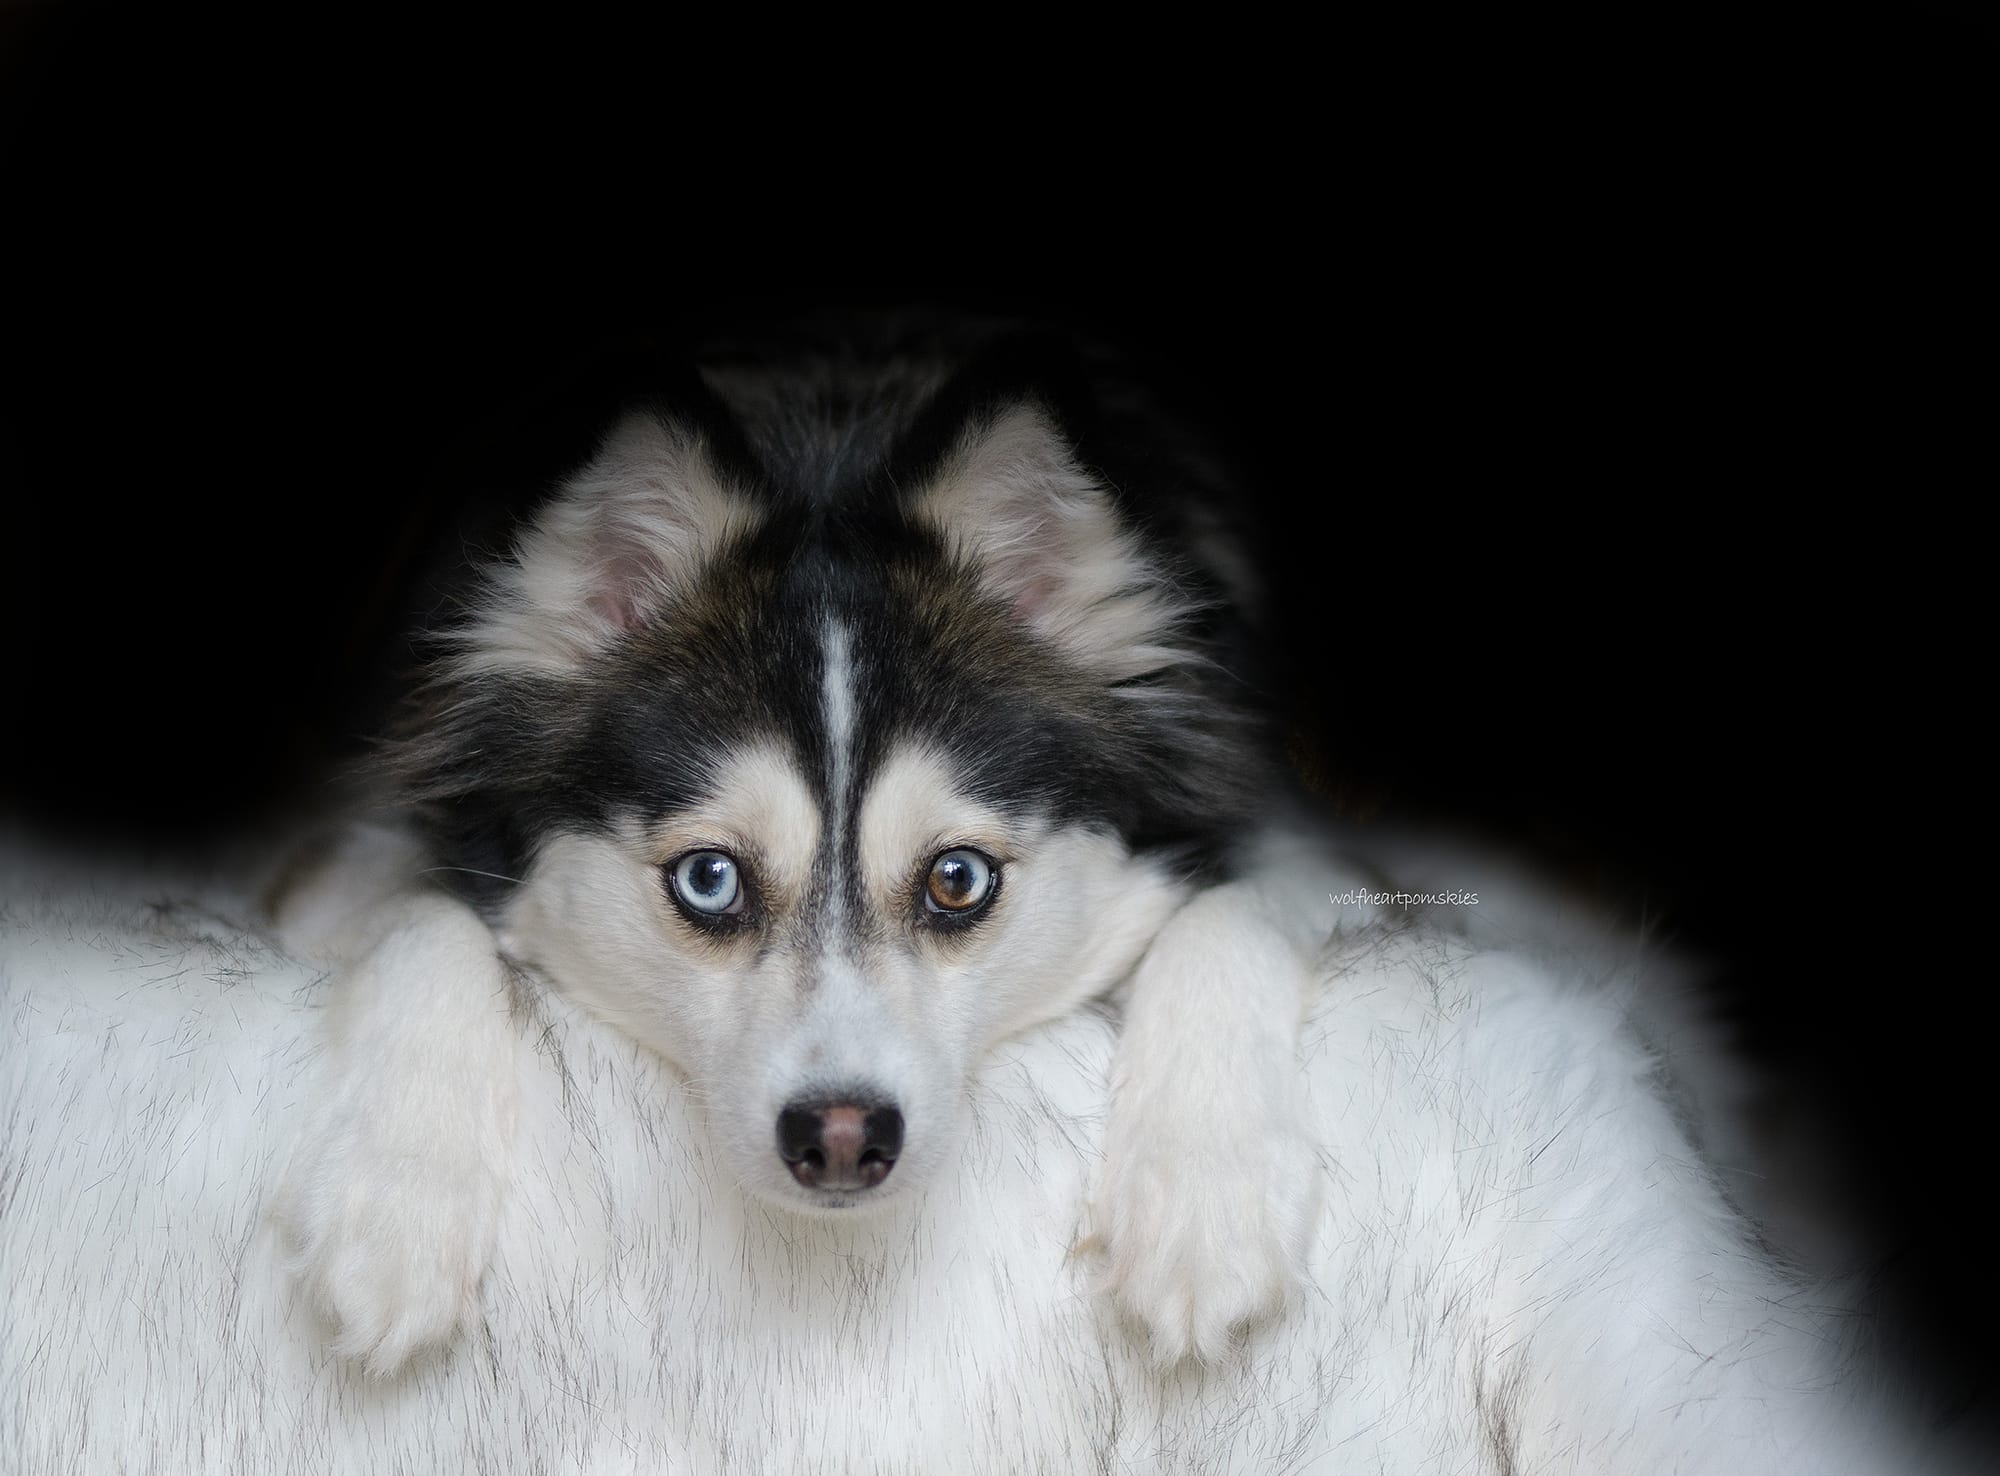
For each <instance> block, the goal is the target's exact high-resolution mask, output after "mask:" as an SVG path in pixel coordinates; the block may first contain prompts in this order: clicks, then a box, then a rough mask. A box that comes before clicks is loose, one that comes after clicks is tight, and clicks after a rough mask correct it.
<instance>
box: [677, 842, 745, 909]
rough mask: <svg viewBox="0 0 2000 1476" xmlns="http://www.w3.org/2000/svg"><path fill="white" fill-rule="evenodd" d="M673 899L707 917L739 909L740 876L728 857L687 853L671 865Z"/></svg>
mask: <svg viewBox="0 0 2000 1476" xmlns="http://www.w3.org/2000/svg"><path fill="white" fill-rule="evenodd" d="M673 881H674V897H675V899H676V900H677V901H678V902H680V904H681V905H682V906H684V907H687V908H691V909H692V910H693V911H695V912H700V913H706V914H707V915H708V916H710V917H721V916H724V915H725V914H728V913H732V912H741V911H742V910H743V876H742V873H741V871H740V870H739V869H738V867H737V865H736V860H735V858H734V857H732V856H726V855H724V854H723V853H722V852H721V851H690V852H689V853H688V854H687V855H685V856H683V857H681V859H680V860H679V861H677V862H675V863H674V869H673Z"/></svg>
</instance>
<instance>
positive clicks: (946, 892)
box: [416, 406, 1212, 1211]
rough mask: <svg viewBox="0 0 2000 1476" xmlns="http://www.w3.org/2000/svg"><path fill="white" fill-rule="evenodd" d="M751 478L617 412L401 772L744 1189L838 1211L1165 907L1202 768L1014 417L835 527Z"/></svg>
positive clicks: (949, 1133)
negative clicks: (701, 1123) (1190, 790)
mask: <svg viewBox="0 0 2000 1476" xmlns="http://www.w3.org/2000/svg"><path fill="white" fill-rule="evenodd" d="M747 479H748V477H747V474H746V473H744V472H742V471H740V470H732V469H726V468H725V467H723V466H721V465H719V464H718V460H717V458H715V457H714V456H712V455H711V454H710V449H709V445H708V443H707V441H706V440H705V438H704V436H703V435H702V434H700V433H698V432H696V431H694V430H692V429H690V428H688V427H687V426H686V425H685V424H682V423H679V422H676V421H674V420H672V419H669V418H662V417H661V416H657V415H654V414H641V415H638V416H634V417H631V418H628V420H627V421H625V422H624V423H623V424H622V425H621V427H620V428H619V429H618V430H617V431H616V432H615V433H614V434H613V435H612V437H611V438H610V440H609V441H608V442H607V443H606V445H605V446H604V447H603V448H602V450H601V452H600V454H599V455H598V457H597V458H596V460H595V461H594V462H593V463H592V464H591V465H590V466H589V467H588V468H587V469H586V470H585V471H584V472H583V473H581V474H580V475H579V476H577V477H576V478H573V479H572V481H571V482H570V483H569V484H568V485H567V487H566V488H565V490H564V491H563V493H562V494H561V495H560V496H559V497H558V498H557V499H556V501H555V502H553V503H552V504H551V505H550V507H549V508H548V509H546V510H545V512H544V513H543V515H542V516H541V518H540V519H539V520H538V521H537V523H536V524H535V525H534V526H533V527H532V528H531V529H530V531H529V532H528V534H527V535H526V536H525V538H524V539H523V541H522V542H521V544H520V546H519V548H518V550H517V553H516V556H515V558H514V559H513V560H512V561H511V562H509V563H508V564H506V565H504V566H502V568H501V569H500V570H499V571H497V573H496V576H495V579H494V581H493V584H492V588H491V591H490V598H489V600H488V602H487V603H486V604H485V606H484V607H483V608H482V610H481V612H480V614H479V615H478V617H477V618H476V619H475V620H474V621H473V622H472V623H471V624H469V625H468V626H467V627H466V628H465V630H464V631H463V632H462V633H461V636H460V647H459V653H458V655H457V656H456V657H455V659H454V660H453V662H452V663H451V666H450V671H449V680H448V682H447V683H445V684H444V685H443V686H442V688H441V693H440V695H439V697H438V698H437V705H436V706H435V707H434V709H433V713H432V719H431V722H432V731H431V733H430V734H429V735H428V737H427V738H426V739H425V740H424V743H425V744H427V745H428V746H419V747H418V748H417V750H416V751H417V752H418V753H419V755H420V760H419V763H420V764H421V765H422V766H423V767H421V768H419V770H418V772H419V774H420V783H419V784H418V785H417V786H416V787H417V790H418V793H419V794H420V795H424V793H425V785H426V784H428V789H429V793H428V795H427V796H425V797H427V798H428V799H429V800H430V802H431V803H432V804H433V805H434V806H435V807H436V809H437V810H438V812H439V813H441V814H443V815H444V816H446V817H447V818H446V819H445V820H444V822H443V823H442V825H441V831H442V833H444V834H445V835H446V836H447V837H448V839H447V841H446V843H445V849H446V850H447V851H452V852H455V857H456V859H461V860H463V861H464V862H465V864H467V865H468V866H473V867H479V866H482V865H483V864H484V863H487V862H495V863H497V864H495V865H492V866H487V867H485V869H492V870H498V869H499V867H500V866H503V865H504V866H506V867H507V868H508V870H507V872H506V873H505V874H507V875H510V876H511V877H513V878H514V880H515V881H516V882H517V883H518V885H515V886H513V887H511V888H509V889H508V890H506V891H505V892H504V893H502V894H499V895H498V896H497V897H496V898H495V899H494V903H493V912H494V914H495V920H496V923H497V926H498V931H499V935H500V937H501V940H502V945H503V947H504V948H505V949H506V950H507V951H508V952H509V953H510V954H511V955H513V956H514V957H516V958H518V959H519V960H521V961H523V962H525V963H527V964H529V965H532V966H534V967H536V968H537V969H539V970H540V971H542V972H543V973H544V974H546V975H547V976H548V977H550V978H551V979H552V980H553V981H554V982H556V983H557V984H558V986H559V987H561V988H562V989H563V990H565V992H567V993H569V994H571V995H572V996H574V997H576V998H578V999H579V1000H581V1001H584V1002H585V1003H587V1004H588V1005H589V1006H590V1007H592V1008H593V1009H594V1010H595V1011H597V1012H598V1013H600V1014H601V1015H602V1016H604V1017H605V1018H607V1019H608V1020H610V1021H611V1022H612V1023H614V1024H616V1025H618V1026H619V1027H621V1028H622V1029H624V1030H625V1031H627V1032H628V1033H629V1034H631V1035H632V1036H633V1037H634V1038H635V1039H637V1040H639V1041H641V1042H643V1043H645V1044H646V1045H648V1046H651V1047H652V1048H654V1049H656V1050H658V1051H659V1052H660V1053H661V1054H663V1055H665V1056H666V1057H667V1058H668V1059H670V1060H672V1061H673V1062H675V1063H676V1064H677V1065H678V1066H679V1067H680V1068H681V1069H682V1070H683V1071H684V1072H685V1073H686V1074H687V1075H688V1076H689V1077H690V1079H691V1080H692V1082H693V1084H694V1086H695V1088H696V1092H697V1095H698V1097H699V1099H700V1100H702V1101H703V1102H704V1103H705V1104H706V1107H707V1110H708V1115H709V1120H710V1123H711V1126H712V1129H713V1131H715V1133H716V1134H717V1137H718V1140H719V1142H720V1144H721V1146H722V1148H723V1151H724V1154H725V1158H726V1161H727V1162H728V1164H729V1166H730V1168H731V1171H732V1172H733V1174H734V1176H735V1177H736V1179H737V1180H738V1182H739V1183H740V1185H741V1186H742V1187H743V1188H744V1189H746V1190H748V1191H750V1192H751V1193H753V1194H756V1195H758V1196H760V1197H763V1198H765V1199H767V1200H773V1201H777V1202H780V1203H782V1204H785V1205H788V1206H791V1207H793V1208H797V1209H801V1210H810V1211H846V1210H852V1209H854V1208H857V1207H864V1206H870V1205H878V1204H882V1203H885V1202H887V1201H889V1200H891V1199H894V1198H896V1197H899V1196H901V1195H903V1194H906V1193H908V1192H910V1191H912V1190H914V1189H916V1188H918V1187H920V1186H921V1185H922V1183H923V1182H924V1181H925V1180H926V1179H927V1177H928V1176H929V1175H930V1174H931V1173H932V1171H933V1170H934V1169H935V1168H936V1166H937V1165H938V1163H939V1162H940V1160H941V1159H942V1158H944V1157H945V1155H946V1154H947V1153H948V1152H949V1151H950V1148H951V1145H952V1142H953V1139H954V1137H955V1135H956V1129H957V1126H958V1123H959V1119H960V1106H961V1102H962V1099H963V1096H964V1089H965V1082H966V1079H967V1073H968V1071H969V1070H970V1068H971V1066H972V1064H973V1062H974V1061H975V1059H976V1058H977V1056H978V1055H979V1053H980V1052H982V1051H983V1050H984V1049H985V1048H986V1047H988V1046H989V1045H990V1044H992V1043H993V1042H994V1041H995V1040H996V1039H998V1038H1000V1037H1002V1036H1005V1035H1007V1034H1009V1033H1011V1032H1014V1031H1017V1030H1020V1029H1021V1028H1023V1027H1024V1026H1026V1025H1029V1024H1032V1023H1034V1022H1036V1021H1039V1020H1042V1019H1047V1018H1050V1017H1053V1016H1055V1015H1058V1014H1061V1013H1063V1012H1065V1011H1067V1010H1069V1009H1071V1008H1073V1007H1075V1006H1076V1005H1077V1004H1078V1003H1080V1002H1081V1001H1083V1000H1085V999H1088V998H1090V997H1091V996H1093V995H1096V994H1099V993H1102V992H1103V991H1104V990H1106V989H1107V988H1109V987H1110V986H1112V985H1113V984H1115V983H1116V982H1117V981H1118V979H1119V978H1120V977H1121V976H1122V975H1123V974H1125V973H1126V972H1127V971H1128V970H1129V969H1130V968H1131V967H1132V966H1133V964H1134V963H1135V962H1136V961H1137V959H1138V957H1139V956H1140V954H1141V953H1142V952H1143V950H1144V948H1145V947H1146V945H1147V943H1148V941H1149V940H1150V939H1151V937H1152V936H1153V934H1154V933H1155V931H1156V930H1157V929H1158V928H1159V926H1160V925H1161V923H1162V922H1163V921H1164V920H1165V918H1166V917H1167V916H1168V914H1169V913H1170V912H1171V910H1172V908H1173V907H1174V905H1175V904H1176V902H1177V900H1178V899H1179V897H1180V896H1181V895H1182V887H1183V883H1182V880H1181V877H1180V873H1181V872H1182V871H1184V870H1185V867H1184V865H1183V864H1182V862H1181V860H1180V858H1179V856H1178V855H1177V853H1175V852H1174V851H1172V850H1171V849H1168V850H1162V849H1161V848H1159V847H1158V846H1156V845H1148V844H1147V843H1146V842H1147V841H1148V840H1150V839H1156V838H1158V837H1161V836H1169V837H1171V836H1172V835H1174V834H1175V831H1174V825H1173V822H1174V820H1175V819H1176V818H1179V819H1182V820H1185V819H1186V818H1187V816H1186V815H1185V814H1183V815H1181V816H1179V817H1174V816H1171V815H1166V814H1163V813H1161V812H1162V810H1163V809H1164V810H1172V809H1174V808H1175V807H1179V808H1180V809H1181V810H1183V811H1186V810H1187V809H1188V808H1189V802H1188V800H1187V798H1186V793H1187V786H1186V784H1185V783H1184V782H1183V781H1181V780H1177V779H1176V777H1175V775H1174V772H1173V771H1174V770H1175V769H1176V768H1177V767H1184V766H1186V765H1189V764H1192V763H1198V762H1200V761H1201V760H1202V758H1203V757H1204V756H1205V755H1204V754H1203V753H1202V752H1200V751H1199V745H1198V743H1196V746H1195V747H1192V748H1191V747H1190V746H1189V745H1190V743H1195V739H1194V738H1193V737H1191V735H1193V734H1195V733H1196V731H1197V730H1198V729H1199V728H1200V724H1199V723H1197V722H1193V721H1191V712H1192V709H1189V708H1188V707H1187V702H1188V700H1189V699H1188V697H1187V693H1186V691H1185V690H1183V689H1182V688H1180V687H1178V686H1176V685H1175V683H1174V675H1173V674H1174V673H1175V672H1176V671H1177V670H1178V669H1179V668H1181V667H1183V666H1185V665H1187V664H1188V663H1189V662H1190V661H1191V659H1192V655H1191V652H1190V651H1189V650H1188V649H1186V648H1185V647H1184V646H1183V645H1182V644H1180V643H1179V642H1177V640H1176V636H1177V634H1178V631H1179V626H1180V622H1181V621H1182V619H1183V617H1184V614H1185V612H1184V610H1183V608H1182V607H1181V606H1179V605H1178V604H1177V603H1176V598H1175V595H1174V592H1173V589H1172V586H1171V585H1170V584H1169V582H1168V581H1167V580H1166V579H1164V578H1163V576H1162V573H1161V571H1160V569H1159V568H1158V567H1157V565H1156V564H1155V563H1154V562H1153V561H1152V560H1151V559H1150V557H1149V556H1148V555H1147V554H1146V553H1145V552H1144V551H1143V550H1142V548H1141V546H1140V544H1139V543H1138V541H1137V540H1136V539H1135V538H1134V536H1133V535H1132V534H1131V533H1130V532H1129V530H1127V529H1125V528H1123V527H1121V526H1120V525H1119V522H1118V520H1117V519H1116V517H1115V516H1114V515H1113V511H1112V507H1111V504H1110V502H1109V500H1108V499H1107V498H1106V497H1105V496H1104V494H1103V493H1102V491H1101V489H1100V488H1098V487H1097V486H1096V485H1095V483H1094V482H1093V481H1092V480H1091V478H1089V477H1088V476H1087V475H1085V474H1084V472H1083V471H1081V470H1080V469H1079V467H1078V466H1077V465H1076V463H1075V461H1074V459H1073V458H1072V456H1071V455H1070V453H1069V451H1068V448H1067V447H1066V446H1065V445H1064V443H1063V442H1062V441H1061V439H1060V438H1059V437H1058V436H1057V434H1056V433H1055V432H1054V431H1053V429H1052V428H1051V426H1050V425H1049V423H1048V421H1047V419H1046V418H1045V417H1044V416H1043V415H1042V414H1041V413H1039V412H1038V411H1036V410H1034V409H1032V408H1027V407H1022V406H1016V407H1013V408H1011V409H1010V408H1001V409H996V410H991V411H988V412H986V413H983V414H981V415H979V416H976V417H973V418H972V419H970V420H969V421H968V422H967V424H966V425H965V426H964V427H963V428H962V430H961V431H960V432H959V433H958V434H956V435H955V436H953V437H951V438H950V439H949V440H948V441H947V442H946V450H945V451H944V452H943V453H942V454H941V455H938V456H935V457H934V458H932V459H931V460H930V461H929V462H928V463H927V464H926V465H924V466H923V467H921V468H920V469H919V470H918V471H916V472H911V471H908V470H907V469H906V470H905V471H903V472H902V473H901V474H900V475H897V476H892V477H890V478H889V479H888V484H889V487H890V490H889V491H887V492H885V493H884V494H883V495H882V496H880V497H878V498H876V499H875V500H873V501H872V502H870V501H869V500H867V499H865V498H863V499H853V500H850V502H848V503H846V504H843V505H842V506H841V507H840V508H839V509H838V510H837V511H835V510H829V509H828V508H827V507H825V506H822V505H815V504H811V503H807V502H803V501H792V502H787V501H785V500H784V499H782V498H779V499H776V500H774V499H772V498H771V497H769V496H768V494H767V495H765V496H763V497H762V498H761V499H760V497H759V496H758V495H757V494H756V491H755V490H752V489H746V488H745V487H744V486H743V485H742V484H743V482H744V481H745V480H747ZM1207 756H1209V757H1212V755H1207ZM475 772H476V773H477V774H478V775H479V776H481V777H480V778H479V780H478V783H477V785H476V787H475V786H474V785H473V784H471V783H468V782H467V781H465V780H464V779H463V778H462V777H459V776H462V775H465V774H468V773H475ZM453 782H456V783H457V785H458V788H459V792H456V793H453V792H450V788H451V785H452V783H453ZM452 838H455V840H456V845H455V846H454V845H453V841H452Z"/></svg>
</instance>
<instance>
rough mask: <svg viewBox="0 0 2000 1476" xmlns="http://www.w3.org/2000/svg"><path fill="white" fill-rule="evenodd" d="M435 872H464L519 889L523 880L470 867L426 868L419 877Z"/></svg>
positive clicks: (419, 873)
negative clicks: (489, 878)
mask: <svg viewBox="0 0 2000 1476" xmlns="http://www.w3.org/2000/svg"><path fill="white" fill-rule="evenodd" d="M433 871H462V872H464V873H465V874H466V875H467V876H490V877H492V878H493V880H495V881H503V882H509V883H511V884H512V885H514V886H517V887H518V886H521V885H522V881H521V878H519V877H518V876H502V875H501V874H500V873H499V872H497V871H479V870H475V869H474V868H473V867H470V866H426V867H425V868H424V869H423V870H422V871H419V872H418V873H417V875H418V876H429V875H430V874H431V873H432V872H433Z"/></svg>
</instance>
